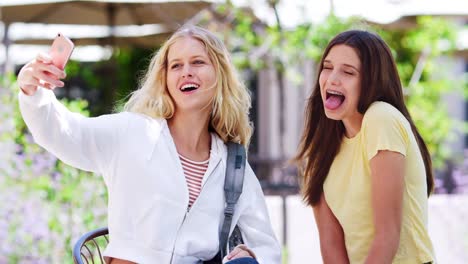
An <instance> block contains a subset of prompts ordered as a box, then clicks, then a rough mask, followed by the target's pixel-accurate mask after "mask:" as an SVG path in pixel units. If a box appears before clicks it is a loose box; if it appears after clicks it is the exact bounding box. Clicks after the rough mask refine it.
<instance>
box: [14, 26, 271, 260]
mask: <svg viewBox="0 0 468 264" xmlns="http://www.w3.org/2000/svg"><path fill="white" fill-rule="evenodd" d="M64 77H65V73H64V72H63V71H61V70H59V69H58V68H57V67H55V66H53V65H52V64H51V58H50V57H49V56H48V55H47V54H39V55H38V56H37V58H36V59H35V60H33V61H31V62H29V63H28V64H26V65H25V66H24V67H23V68H22V69H21V71H20V73H19V75H18V84H19V86H20V87H21V92H20V93H19V101H20V108H21V112H22V115H23V118H24V120H25V122H26V124H27V125H28V127H29V129H30V131H31V132H32V134H33V136H34V139H35V140H36V142H37V143H38V144H40V145H41V146H43V147H44V148H45V149H47V150H48V151H50V152H52V153H53V154H55V155H56V156H57V157H58V158H60V159H61V160H63V161H64V162H66V163H68V164H70V165H72V166H74V167H77V168H80V169H83V170H87V171H93V172H96V173H99V174H101V175H102V176H103V177H104V181H105V183H106V186H107V188H108V193H109V197H108V202H109V205H108V225H109V234H110V243H109V245H108V247H107V249H106V250H105V252H104V255H105V256H106V257H107V261H108V262H111V263H112V264H119V263H187V264H192V263H193V264H195V263H201V262H202V261H206V260H209V259H211V258H213V257H214V256H215V255H216V254H217V252H218V250H219V248H218V244H219V242H218V237H219V234H218V232H219V230H220V228H221V224H222V222H223V212H224V190H223V186H224V177H225V171H226V169H225V168H226V157H227V148H226V144H225V143H227V142H229V141H234V142H239V143H241V144H243V145H245V146H247V145H248V142H249V139H250V136H251V131H252V127H251V125H250V123H249V118H248V112H249V108H250V102H251V101H250V97H249V94H248V92H247V90H246V88H245V87H244V86H243V85H242V83H241V82H240V81H239V79H238V77H237V75H236V72H235V70H234V67H233V65H232V63H231V60H230V57H229V54H228V52H227V50H226V48H225V46H224V44H223V43H222V42H221V41H220V40H219V39H218V38H217V37H216V36H215V35H214V34H212V33H210V32H209V31H207V30H205V29H202V28H199V27H185V28H181V29H180V30H179V31H177V32H176V33H175V34H174V35H173V36H172V37H171V38H170V39H169V40H168V41H167V42H166V43H165V44H164V45H163V46H162V48H161V49H160V50H159V51H158V52H157V54H156V55H155V56H154V57H153V59H152V60H151V63H150V66H149V68H148V71H147V73H146V75H145V77H144V78H143V80H142V82H141V87H140V88H139V89H138V90H137V91H135V92H134V93H133V94H132V95H131V97H130V99H129V101H128V102H127V104H126V105H125V111H124V112H121V113H116V114H111V115H104V116H99V117H96V118H85V117H83V116H80V115H78V114H76V113H71V112H69V111H68V110H67V109H66V108H65V107H64V106H63V105H62V104H60V103H59V102H58V101H57V99H56V98H55V95H54V93H53V91H52V90H53V89H54V88H56V87H62V86H63V85H64V83H63V82H62V81H60V79H61V78H64ZM233 223H237V225H238V226H239V228H240V230H241V232H242V236H243V239H244V243H245V245H239V246H237V247H236V248H235V249H234V250H233V251H231V252H230V254H229V255H227V256H226V258H225V259H224V260H223V261H224V262H226V261H229V263H265V264H270V263H273V264H274V263H280V248H279V244H278V242H277V240H276V238H275V235H274V234H273V231H272V228H271V224H270V222H269V217H268V212H267V208H266V205H265V199H264V196H263V193H262V189H261V187H260V184H259V182H258V180H257V178H256V177H255V175H254V173H253V171H252V169H251V168H250V166H249V165H247V166H246V174H245V180H244V187H243V192H242V195H241V197H240V199H239V201H238V204H237V207H236V211H235V214H234V216H233Z"/></svg>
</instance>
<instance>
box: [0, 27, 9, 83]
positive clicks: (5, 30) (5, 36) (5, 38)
mask: <svg viewBox="0 0 468 264" xmlns="http://www.w3.org/2000/svg"><path fill="white" fill-rule="evenodd" d="M9 28H10V24H7V23H4V24H3V46H4V47H5V60H4V61H3V64H2V66H1V68H0V73H2V75H3V76H5V75H6V73H8V72H10V71H12V69H11V68H12V67H11V65H10V62H9V59H8V55H9V49H10V42H11V41H10V38H9V36H8V30H9Z"/></svg>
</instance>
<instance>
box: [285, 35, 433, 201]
mask: <svg viewBox="0 0 468 264" xmlns="http://www.w3.org/2000/svg"><path fill="white" fill-rule="evenodd" d="M340 44H343V45H346V46H349V47H351V48H353V49H354V50H355V51H356V53H357V54H358V56H359V59H360V61H361V72H363V73H365V74H362V75H361V95H365V96H360V98H359V102H358V111H359V112H360V113H361V114H364V113H365V112H366V111H367V109H368V108H369V106H370V105H371V104H372V103H373V102H375V101H383V102H387V103H389V104H391V105H393V106H394V107H395V108H397V109H398V110H399V111H400V112H401V113H402V114H403V115H404V116H405V117H406V119H407V120H408V122H409V124H410V125H411V130H412V131H413V134H414V136H415V138H416V141H417V143H418V146H419V150H420V152H421V155H422V158H423V161H424V166H425V169H426V181H427V194H428V195H429V194H430V193H431V192H432V190H433V188H434V178H433V174H432V162H431V156H430V154H429V151H428V149H427V146H426V144H425V143H424V140H423V139H422V137H421V135H420V134H419V132H418V130H417V129H416V126H415V125H414V122H413V120H412V118H411V116H410V114H409V112H408V109H407V108H406V106H405V103H404V97H403V89H402V86H401V81H400V77H399V75H398V71H397V67H396V63H395V60H394V59H393V56H392V53H391V51H390V48H389V47H388V46H387V44H385V42H384V41H383V40H382V39H381V38H380V37H379V36H378V35H376V34H374V33H370V32H367V31H362V30H350V31H345V32H342V33H340V34H338V35H337V36H336V37H335V38H333V39H332V40H331V41H330V43H329V44H328V46H327V47H326V49H325V51H324V53H323V56H322V59H321V61H320V64H319V68H318V75H320V73H321V71H322V69H323V60H324V59H325V57H326V56H327V55H328V53H329V52H330V50H331V48H332V47H334V46H335V45H340ZM305 116H306V118H305V119H306V120H305V127H304V131H303V134H302V138H301V142H300V144H299V149H298V153H297V155H296V157H295V158H294V160H293V161H294V162H296V163H297V164H298V165H299V167H300V170H301V173H302V175H303V185H304V186H303V192H304V193H303V195H304V200H305V201H306V202H307V204H309V205H312V206H313V205H315V204H317V202H318V201H319V199H320V196H321V194H322V192H323V183H324V182H325V179H326V177H327V175H328V172H329V170H330V166H331V164H332V162H333V160H334V158H335V156H336V155H337V153H338V151H339V149H340V145H341V142H342V139H343V136H344V133H345V128H344V125H343V123H342V122H341V121H339V120H338V121H337V120H332V119H328V118H327V117H326V116H325V112H324V107H323V101H322V98H321V95H320V86H319V78H317V81H316V83H315V86H314V90H313V92H312V95H311V96H310V97H309V98H308V101H307V107H306V112H305Z"/></svg>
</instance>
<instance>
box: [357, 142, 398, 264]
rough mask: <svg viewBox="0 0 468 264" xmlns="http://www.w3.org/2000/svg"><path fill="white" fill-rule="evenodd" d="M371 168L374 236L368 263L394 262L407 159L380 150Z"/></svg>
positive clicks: (394, 153) (391, 152)
mask: <svg viewBox="0 0 468 264" xmlns="http://www.w3.org/2000/svg"><path fill="white" fill-rule="evenodd" d="M370 168H371V182H372V183H371V187H372V209H373V212H374V225H375V235H374V240H373V241H372V244H371V247H370V250H369V255H368V256H367V259H366V262H365V263H366V264H371V263H382V264H385V263H392V260H393V257H394V256H395V254H396V252H397V249H398V245H399V242H400V230H401V221H402V210H403V209H402V204H403V185H404V181H403V177H404V170H405V156H403V154H401V153H398V152H394V151H382V150H381V151H379V152H378V153H377V155H375V156H374V157H373V158H372V159H371V160H370Z"/></svg>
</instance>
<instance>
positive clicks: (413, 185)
mask: <svg viewBox="0 0 468 264" xmlns="http://www.w3.org/2000/svg"><path fill="white" fill-rule="evenodd" d="M379 150H390V151H395V152H399V153H401V154H403V155H404V156H405V161H406V164H405V165H406V167H405V176H404V192H403V219H402V225H401V233H400V243H399V247H398V251H397V253H396V255H395V258H394V259H393V263H395V264H396V263H398V264H418V263H419V264H421V263H426V262H430V261H433V262H435V257H434V252H433V248H432V243H431V240H430V238H429V235H428V232H427V184H426V172H425V167H424V162H423V159H422V156H421V154H420V151H419V147H418V144H417V142H416V139H415V137H414V135H413V133H412V131H411V127H410V125H409V123H408V121H407V120H406V118H405V117H404V116H403V115H402V114H401V113H400V112H399V111H398V110H397V109H396V108H394V107H393V106H392V105H390V104H388V103H384V102H375V103H373V104H372V105H371V106H370V107H369V109H368V110H367V111H366V113H365V114H364V118H363V121H362V126H361V130H360V132H359V133H358V134H357V135H356V136H355V137H353V138H351V139H349V138H346V137H344V139H343V142H342V145H341V148H340V151H339V153H338V154H337V156H336V157H335V160H334V161H333V163H332V165H331V167H330V171H329V173H328V176H327V179H326V180H325V183H324V194H325V200H326V201H327V203H328V206H329V207H330V209H331V210H332V211H333V213H334V215H335V216H336V218H337V219H338V221H339V222H340V224H341V226H342V228H343V231H344V236H345V244H346V250H347V252H348V257H349V260H350V263H351V264H362V263H364V261H365V259H366V257H367V254H368V252H369V249H370V245H371V243H372V239H373V236H374V223H373V213H372V211H373V210H372V205H371V171H370V160H371V159H372V158H373V157H374V156H375V155H376V154H377V152H378V151H379Z"/></svg>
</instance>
